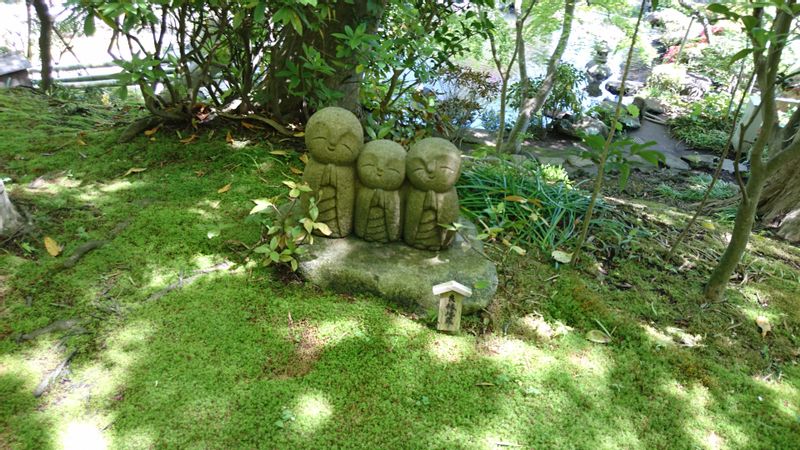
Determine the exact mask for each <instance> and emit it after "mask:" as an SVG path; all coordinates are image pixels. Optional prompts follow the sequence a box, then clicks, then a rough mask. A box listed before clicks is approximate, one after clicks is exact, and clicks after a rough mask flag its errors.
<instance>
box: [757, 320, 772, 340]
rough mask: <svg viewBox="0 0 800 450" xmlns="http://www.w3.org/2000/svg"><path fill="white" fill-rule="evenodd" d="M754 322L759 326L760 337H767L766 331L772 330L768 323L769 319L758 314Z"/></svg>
mask: <svg viewBox="0 0 800 450" xmlns="http://www.w3.org/2000/svg"><path fill="white" fill-rule="evenodd" d="M756 324H757V325H758V327H759V328H761V337H767V333H769V332H770V331H772V325H770V324H769V319H767V317H766V316H758V317H757V318H756Z"/></svg>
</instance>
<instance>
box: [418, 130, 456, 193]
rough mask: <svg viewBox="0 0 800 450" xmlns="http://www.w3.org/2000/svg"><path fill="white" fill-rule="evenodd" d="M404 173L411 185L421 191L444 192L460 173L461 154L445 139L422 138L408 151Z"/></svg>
mask: <svg viewBox="0 0 800 450" xmlns="http://www.w3.org/2000/svg"><path fill="white" fill-rule="evenodd" d="M406 173H407V174H408V181H410V182H411V185H412V186H414V187H415V188H417V189H419V190H421V191H435V192H446V191H448V190H450V188H452V187H453V186H454V185H455V184H456V181H458V177H459V175H460V174H461V154H460V152H459V151H458V149H457V148H456V146H455V145H453V144H452V143H450V141H448V140H446V139H442V138H426V139H423V140H421V141H419V142H417V143H416V144H414V145H412V146H411V149H410V150H409V151H408V155H407V156H406Z"/></svg>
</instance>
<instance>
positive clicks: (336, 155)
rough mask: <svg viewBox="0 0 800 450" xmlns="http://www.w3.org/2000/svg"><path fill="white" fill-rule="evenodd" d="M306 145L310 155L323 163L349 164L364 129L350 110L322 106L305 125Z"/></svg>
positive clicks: (361, 140)
mask: <svg viewBox="0 0 800 450" xmlns="http://www.w3.org/2000/svg"><path fill="white" fill-rule="evenodd" d="M305 137H306V146H307V147H308V151H309V152H310V153H311V156H312V157H313V158H314V159H315V160H316V161H318V162H321V163H324V164H339V165H344V164H349V163H352V162H354V161H355V160H356V158H358V153H359V152H360V151H361V149H362V148H363V147H364V129H363V128H361V122H359V121H358V118H357V117H356V116H355V115H354V114H353V113H351V112H350V111H348V110H346V109H342V108H336V107H329V108H323V109H320V110H319V111H317V112H316V113H314V115H313V116H311V118H310V119H308V124H307V125H306V136H305Z"/></svg>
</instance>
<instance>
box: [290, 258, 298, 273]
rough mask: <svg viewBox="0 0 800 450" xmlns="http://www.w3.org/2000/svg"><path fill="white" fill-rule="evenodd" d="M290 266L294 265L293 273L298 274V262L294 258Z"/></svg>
mask: <svg viewBox="0 0 800 450" xmlns="http://www.w3.org/2000/svg"><path fill="white" fill-rule="evenodd" d="M289 264H291V265H292V272H297V260H296V259H294V258H292V260H291V261H289Z"/></svg>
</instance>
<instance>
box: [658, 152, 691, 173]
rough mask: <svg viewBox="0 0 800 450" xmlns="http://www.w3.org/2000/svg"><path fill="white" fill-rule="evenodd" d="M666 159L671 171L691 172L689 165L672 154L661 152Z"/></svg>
mask: <svg viewBox="0 0 800 450" xmlns="http://www.w3.org/2000/svg"><path fill="white" fill-rule="evenodd" d="M661 152H662V153H663V154H664V158H665V159H666V161H665V164H666V166H667V167H669V168H670V169H675V170H689V165H688V164H686V162H685V161H683V160H682V159H681V158H679V157H678V156H677V155H675V154H674V153H672V152H666V151H663V150H662V151H661Z"/></svg>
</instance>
